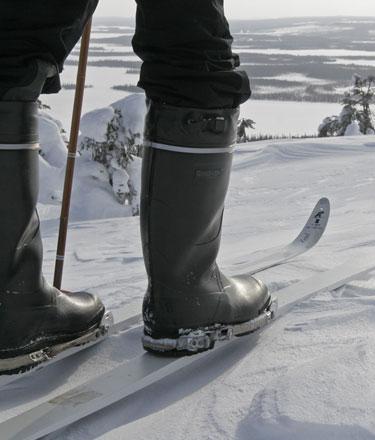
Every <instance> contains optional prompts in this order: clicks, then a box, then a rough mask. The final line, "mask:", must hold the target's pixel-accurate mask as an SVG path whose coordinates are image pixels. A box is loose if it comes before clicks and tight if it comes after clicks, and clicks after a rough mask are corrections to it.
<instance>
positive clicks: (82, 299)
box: [57, 292, 105, 333]
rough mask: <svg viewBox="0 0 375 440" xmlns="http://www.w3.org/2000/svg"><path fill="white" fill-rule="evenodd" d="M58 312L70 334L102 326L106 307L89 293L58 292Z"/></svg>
mask: <svg viewBox="0 0 375 440" xmlns="http://www.w3.org/2000/svg"><path fill="white" fill-rule="evenodd" d="M57 310H58V311H59V313H60V314H61V315H62V316H61V319H62V321H64V322H65V325H64V326H65V327H66V328H67V331H68V332H69V333H80V332H85V331H87V330H88V329H90V328H93V327H96V326H98V325H99V324H100V322H101V320H102V318H103V315H104V312H105V307H104V305H103V303H102V302H101V300H100V299H99V298H98V297H97V296H96V295H93V294H91V293H87V292H74V293H71V292H67V293H62V292H58V294H57Z"/></svg>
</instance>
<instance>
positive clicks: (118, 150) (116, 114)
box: [79, 108, 141, 215]
mask: <svg viewBox="0 0 375 440" xmlns="http://www.w3.org/2000/svg"><path fill="white" fill-rule="evenodd" d="M110 111H111V112H112V118H111V119H110V120H109V122H107V124H106V125H107V126H106V130H105V133H104V136H99V138H98V136H93V137H90V136H84V137H83V139H81V144H80V147H79V151H80V152H81V153H83V154H85V153H86V154H87V152H89V154H91V159H92V160H94V161H95V162H98V163H100V164H102V165H104V167H105V169H106V170H107V174H108V182H109V184H110V185H111V186H112V188H113V192H114V195H115V197H116V199H117V200H118V202H119V203H120V204H128V205H131V206H132V207H133V214H134V215H137V214H138V212H139V207H138V204H136V205H134V204H133V202H134V200H135V199H136V196H137V190H136V185H134V183H133V182H132V181H131V178H130V176H129V173H128V171H127V170H128V168H129V166H130V163H131V162H132V161H133V160H134V157H135V156H138V155H139V152H140V151H141V145H140V138H141V136H140V134H139V133H132V131H131V130H126V129H125V127H124V123H123V117H122V112H121V110H119V109H112V108H111V110H110ZM107 114H108V112H107V113H106V115H107ZM99 125H100V124H99Z"/></svg>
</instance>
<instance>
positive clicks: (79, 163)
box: [39, 94, 146, 221]
mask: <svg viewBox="0 0 375 440" xmlns="http://www.w3.org/2000/svg"><path fill="white" fill-rule="evenodd" d="M115 110H120V111H121V112H122V113H121V114H122V125H123V127H122V128H123V138H124V139H121V140H123V141H124V143H125V136H129V135H130V133H133V134H137V133H139V134H140V135H142V133H143V120H144V115H145V112H146V104H145V98H144V95H143V94H134V95H131V96H128V97H126V98H123V99H121V100H119V101H116V102H115V103H113V104H112V105H111V106H108V107H104V108H101V109H96V110H93V111H92V112H89V113H87V114H85V115H83V117H82V121H81V127H80V129H81V133H80V137H79V140H78V150H79V146H80V144H81V142H82V141H83V140H84V139H85V138H90V139H93V140H95V141H97V142H104V141H105V140H106V138H105V134H106V131H107V126H108V123H109V122H110V121H111V120H112V119H113V117H114V115H115ZM39 121H40V123H39V134H40V144H41V149H42V151H41V157H40V196H39V210H40V215H41V218H42V219H49V220H51V218H55V219H56V218H58V217H59V214H60V213H59V206H58V205H59V203H60V202H61V200H62V188H63V182H64V176H65V165H66V158H67V146H66V143H67V139H66V136H65V134H64V133H63V132H62V131H61V129H62V125H61V123H60V122H59V121H57V120H56V119H54V118H53V117H52V116H51V115H50V114H49V113H46V112H41V113H40V116H39ZM141 140H142V136H141V138H140V140H139V141H141ZM112 167H113V168H114V169H116V168H117V169H116V170H115V172H114V174H113V176H111V177H113V182H112V185H111V184H110V179H109V175H108V171H107V169H106V168H105V166H104V165H102V164H101V163H98V162H94V161H93V160H92V157H91V152H89V151H86V150H84V151H83V152H82V154H81V155H79V156H78V157H77V158H76V163H75V185H74V188H73V194H72V201H71V210H70V215H71V219H72V220H73V221H78V220H93V219H103V218H113V217H128V216H132V215H133V214H134V212H137V210H138V207H139V197H140V179H141V172H140V169H141V160H140V159H139V158H136V157H135V158H134V159H133V160H132V162H131V163H130V164H129V167H128V169H127V170H126V171H125V170H124V169H121V168H120V167H119V165H118V164H115V163H114V162H113V164H112ZM130 189H133V190H134V192H135V197H134V200H133V201H132V203H131V205H129V204H121V203H119V201H118V200H117V199H116V197H115V195H116V194H125V193H127V192H128V191H129V190H130ZM50 205H55V206H54V207H53V208H52V207H51V206H50Z"/></svg>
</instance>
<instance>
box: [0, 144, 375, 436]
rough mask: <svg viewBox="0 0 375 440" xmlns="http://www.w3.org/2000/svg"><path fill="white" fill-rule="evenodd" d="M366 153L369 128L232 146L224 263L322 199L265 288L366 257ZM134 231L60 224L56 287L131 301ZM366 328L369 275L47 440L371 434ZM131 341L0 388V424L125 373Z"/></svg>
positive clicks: (109, 223)
mask: <svg viewBox="0 0 375 440" xmlns="http://www.w3.org/2000/svg"><path fill="white" fill-rule="evenodd" d="M374 161H375V136H360V137H346V138H336V139H328V140H327V139H316V140H306V141H285V142H260V143H252V144H247V145H243V146H241V147H240V148H238V150H237V152H236V154H235V160H234V167H233V174H232V181H231V188H230V192H229V195H228V199H227V210H226V215H225V222H224V230H223V244H222V248H221V254H220V264H221V266H222V268H223V270H224V271H226V272H227V273H231V274H234V273H238V272H243V271H245V270H246V269H247V265H246V259H247V257H248V256H249V255H250V254H252V253H253V252H255V251H256V250H259V249H262V248H266V247H271V246H277V245H279V244H283V243H285V242H287V241H289V240H290V239H292V238H294V235H295V234H296V233H297V232H298V230H299V228H300V227H301V226H302V225H303V223H304V221H305V219H306V216H307V215H308V214H309V211H310V209H311V208H312V207H313V205H314V204H315V202H316V201H317V200H318V199H319V198H320V197H321V196H326V197H328V198H329V199H330V200H331V204H332V217H331V220H330V223H329V225H328V229H327V232H326V235H325V236H324V237H323V239H322V241H321V242H320V244H319V245H318V246H317V247H316V248H315V249H314V250H313V251H311V252H310V253H309V254H306V255H304V256H303V257H300V258H298V259H296V260H295V261H293V262H291V263H289V264H287V265H285V266H282V267H279V268H276V269H271V270H268V271H265V272H263V273H261V274H259V277H260V278H262V279H264V280H265V281H266V282H267V283H269V286H270V288H271V289H272V290H273V291H276V290H277V289H279V288H281V287H284V286H287V285H289V284H291V283H295V282H296V281H298V280H300V279H303V278H305V277H307V276H308V275H310V274H313V273H315V272H318V271H322V270H324V269H326V268H328V267H332V266H335V265H336V264H339V263H341V262H343V261H345V260H347V259H355V258H356V257H357V256H360V255H362V254H363V253H366V254H368V253H371V254H373V256H374V259H375V227H374V224H375V175H374ZM197 209H199V207H198V206H197ZM138 229H139V228H138V218H135V217H130V218H123V219H121V218H115V219H113V218H112V219H111V218H107V219H102V220H96V221H88V222H75V223H72V224H71V226H70V233H69V242H68V259H67V262H66V271H65V278H64V287H65V288H67V289H77V290H79V289H88V290H90V291H93V292H96V293H98V294H99V295H101V297H102V298H103V300H104V301H105V303H106V304H107V305H108V307H109V308H112V309H116V308H118V307H119V306H124V305H126V304H133V303H137V302H139V301H140V300H141V298H142V295H143V292H144V289H145V285H146V281H145V272H144V268H143V260H142V255H141V246H140V237H139V230H138ZM42 232H43V237H44V244H45V260H46V261H45V272H46V274H47V276H48V278H51V275H52V270H53V258H54V253H55V248H56V235H57V222H56V220H48V221H43V222H42ZM374 336H375V273H374V274H372V276H369V277H367V278H364V279H360V280H357V281H356V282H354V283H353V284H351V285H348V286H346V287H345V288H342V289H339V290H337V291H333V292H324V293H322V294H320V295H318V296H316V297H314V298H313V299H311V300H309V301H306V302H305V303H303V304H301V305H300V306H298V307H295V308H294V309H293V311H292V312H291V313H290V314H288V315H287V316H285V317H283V318H281V319H280V320H278V321H276V322H275V324H274V325H273V326H272V327H270V328H269V329H266V330H265V331H264V332H263V333H262V335H261V336H260V337H259V340H258V344H257V346H256V348H255V349H254V350H253V351H252V352H251V353H250V354H248V353H247V342H246V338H242V339H241V340H238V341H236V342H235V343H234V344H232V345H230V347H229V348H227V350H226V351H225V350H224V351H221V352H220V354H214V355H213V356H212V357H210V358H208V359H206V360H202V361H198V362H197V363H195V364H193V365H192V366H191V367H189V368H188V369H186V370H185V371H183V372H180V373H178V374H175V375H173V376H172V377H169V378H167V379H165V380H163V381H161V382H159V383H157V384H155V385H153V386H151V387H148V388H146V389H145V390H143V391H142V392H139V393H137V394H136V395H134V396H131V397H130V398H128V399H126V400H124V401H122V402H120V403H118V404H116V405H114V406H112V407H110V408H108V409H107V410H105V411H102V412H100V413H98V414H95V415H94V416H92V417H88V418H87V419H85V420H83V421H81V422H79V423H76V424H74V425H72V426H71V427H70V428H68V429H66V430H64V431H62V432H59V433H56V434H54V435H52V436H50V437H49V440H51V439H59V440H93V439H96V440H99V439H100V440H122V439H132V440H133V439H134V440H151V439H152V440H159V439H160V440H172V439H173V440H182V439H184V440H196V439H202V440H203V439H205V440H228V439H237V440H273V439H274V440H301V439H307V440H313V439H314V440H317V439H319V440H322V439H323V440H332V439H340V440H352V439H356V440H369V439H375V417H374V414H375V413H374V408H375V385H374V383H375V369H374V364H375V348H374V343H373V340H374ZM141 351H142V348H141V344H140V333H139V331H131V332H129V333H128V334H125V335H124V336H123V337H118V338H112V339H111V341H108V342H106V343H105V344H103V345H102V346H101V347H100V348H99V347H98V348H94V349H92V350H91V351H90V352H86V353H82V354H80V355H79V356H76V357H75V358H74V359H71V360H69V361H67V362H64V363H62V364H61V365H59V366H53V367H50V368H48V369H46V370H45V371H42V372H38V373H36V374H35V375H34V376H33V377H30V378H25V379H24V380H22V381H21V382H19V383H18V384H17V385H15V386H14V387H10V388H9V389H8V390H5V391H2V392H1V396H0V421H1V420H4V419H6V418H8V417H10V416H11V415H14V414H17V413H19V412H20V411H21V410H25V409H27V408H29V407H30V406H31V405H32V402H33V400H37V401H39V402H41V401H44V400H46V399H47V396H48V397H51V396H54V395H57V394H60V393H61V392H62V391H63V390H66V389H68V388H69V387H70V386H72V384H77V383H79V382H80V381H82V380H83V379H88V378H89V377H93V376H95V375H97V374H98V373H100V372H102V371H105V370H107V369H109V368H111V367H113V366H114V365H118V364H120V363H124V371H125V369H126V360H127V359H130V358H132V357H134V356H135V355H136V354H138V353H140V352H141ZM124 374H125V373H124ZM0 438H1V434H0Z"/></svg>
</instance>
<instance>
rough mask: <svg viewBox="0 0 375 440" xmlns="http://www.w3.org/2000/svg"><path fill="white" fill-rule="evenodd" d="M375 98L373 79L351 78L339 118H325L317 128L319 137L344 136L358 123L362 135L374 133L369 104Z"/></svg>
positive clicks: (374, 81)
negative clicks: (352, 125)
mask: <svg viewBox="0 0 375 440" xmlns="http://www.w3.org/2000/svg"><path fill="white" fill-rule="evenodd" d="M374 97H375V77H374V76H369V77H367V78H361V77H360V76H359V75H355V76H354V77H353V86H352V87H351V88H350V90H349V91H348V92H345V94H344V98H343V100H342V104H343V109H342V111H341V113H340V115H339V116H331V117H328V118H325V119H324V120H323V122H322V124H321V125H320V126H319V129H318V132H319V137H326V136H344V135H345V133H346V131H347V129H348V127H349V126H350V125H351V124H353V123H358V125H359V129H360V132H361V133H362V134H373V133H374V132H375V129H374V122H373V114H372V110H371V104H373V103H374Z"/></svg>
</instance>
